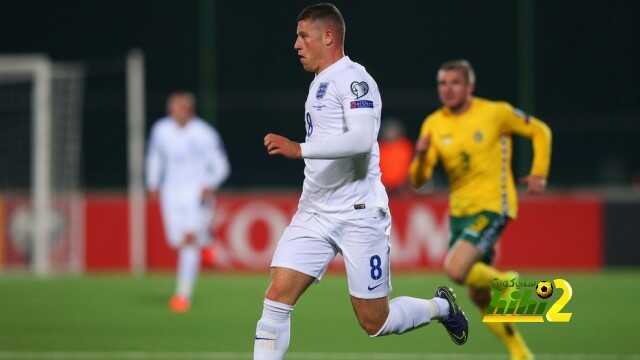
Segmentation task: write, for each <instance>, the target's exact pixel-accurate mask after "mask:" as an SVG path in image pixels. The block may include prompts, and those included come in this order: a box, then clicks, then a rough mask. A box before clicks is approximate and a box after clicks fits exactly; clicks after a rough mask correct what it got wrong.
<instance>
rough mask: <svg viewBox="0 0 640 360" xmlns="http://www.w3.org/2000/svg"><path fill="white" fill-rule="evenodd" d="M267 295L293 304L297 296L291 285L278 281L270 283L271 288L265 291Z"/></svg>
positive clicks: (281, 301) (274, 299)
mask: <svg viewBox="0 0 640 360" xmlns="http://www.w3.org/2000/svg"><path fill="white" fill-rule="evenodd" d="M265 297H266V298H267V299H269V300H272V301H277V302H280V303H283V304H293V303H294V298H295V296H294V295H293V294H292V292H291V289H289V287H287V286H286V285H285V284H280V283H278V282H272V283H271V285H269V288H268V289H267V291H266V293H265Z"/></svg>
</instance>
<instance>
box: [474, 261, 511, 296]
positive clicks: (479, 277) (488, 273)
mask: <svg viewBox="0 0 640 360" xmlns="http://www.w3.org/2000/svg"><path fill="white" fill-rule="evenodd" d="M513 274H514V273H512V272H506V273H503V272H500V271H498V270H497V269H496V268H494V267H492V266H489V265H487V264H485V263H483V262H480V261H478V262H476V263H475V264H473V266H471V269H469V273H468V274H467V278H466V279H465V281H464V283H465V285H468V286H471V287H475V288H480V289H482V288H488V287H491V282H492V281H493V280H495V279H500V280H507V279H508V278H510V277H511V276H512V275H513Z"/></svg>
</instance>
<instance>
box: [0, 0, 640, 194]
mask: <svg viewBox="0 0 640 360" xmlns="http://www.w3.org/2000/svg"><path fill="white" fill-rule="evenodd" d="M309 3H311V2H308V1H296V2H294V1H289V2H276V3H273V2H246V1H245V2H241V1H222V0H219V1H216V2H214V3H213V6H209V7H207V6H206V4H205V3H204V2H202V1H201V2H196V1H192V2H177V1H176V2H173V1H165V2H157V1H156V2H152V1H136V2H124V1H110V2H83V1H65V2H44V1H43V2H29V3H26V2H22V3H19V2H12V3H10V4H6V5H4V9H3V13H4V15H5V16H4V17H3V21H2V22H0V33H2V34H3V36H2V41H0V53H29V52H39V53H46V54H49V55H50V56H51V57H52V58H53V59H55V60H70V61H81V62H83V63H84V64H85V65H86V68H87V83H86V86H87V90H86V94H85V99H86V101H85V110H84V130H83V170H82V174H83V179H82V180H83V184H84V186H85V187H86V188H90V189H99V188H123V187H124V186H125V185H126V144H125V139H126V119H125V92H124V57H125V55H126V53H127V51H128V50H129V49H131V48H133V47H139V48H141V49H142V50H143V51H144V53H145V56H146V66H147V67H146V70H147V84H146V89H147V104H146V105H147V115H148V125H150V124H151V123H152V122H153V121H154V119H156V118H158V117H160V116H162V115H163V113H164V99H165V97H166V95H167V94H168V93H169V92H170V91H172V90H173V89H178V88H182V89H190V90H193V91H198V89H200V88H201V87H202V86H203V84H204V81H205V79H204V77H205V76H206V74H207V71H213V74H214V77H213V79H214V84H215V86H214V89H215V94H214V95H213V97H214V98H213V99H205V98H203V96H201V97H200V100H201V101H205V100H213V101H214V102H215V104H216V107H215V115H214V116H212V119H210V120H212V121H213V122H215V124H216V126H217V127H218V129H219V130H220V132H221V134H222V136H223V138H224V140H225V143H226V145H227V149H228V152H229V155H230V157H231V161H232V167H233V174H232V176H231V179H230V181H229V182H228V183H227V185H226V186H228V187H235V188H240V187H264V186H278V187H280V186H289V187H290V186H297V185H299V184H300V182H301V181H302V172H301V169H302V163H301V162H291V161H286V160H282V159H268V158H267V156H266V155H265V153H264V150H263V148H262V137H263V136H264V134H265V133H266V132H269V131H275V132H281V133H283V134H286V135H288V136H290V137H292V138H294V139H302V138H303V129H304V127H303V116H302V115H303V110H304V99H305V96H306V93H307V88H308V84H309V82H310V81H311V79H312V75H311V74H308V73H305V72H304V71H303V70H302V68H301V66H300V64H299V62H298V60H297V57H296V56H295V53H294V51H293V42H294V40H295V26H296V22H295V17H296V15H297V13H298V12H299V11H300V10H301V9H302V8H303V7H304V6H305V5H306V4H309ZM336 4H337V5H338V7H339V8H340V9H341V10H342V12H343V14H344V16H345V18H346V20H347V43H346V49H347V54H348V55H349V56H350V57H351V58H352V59H353V60H355V61H357V62H360V63H362V64H363V65H365V66H366V67H367V69H368V70H369V72H370V73H371V74H372V75H373V76H374V77H375V78H376V80H377V82H378V84H379V85H380V88H381V89H382V96H383V115H384V116H395V117H398V118H400V119H401V120H402V121H404V122H405V124H406V126H407V129H408V132H409V134H410V135H411V136H412V137H415V135H416V132H417V130H418V127H419V125H420V123H421V121H422V119H423V118H424V116H425V115H426V114H428V113H429V112H431V111H433V110H435V109H436V108H437V106H438V104H437V97H436V94H435V88H434V85H435V84H434V78H435V71H436V69H437V67H438V66H439V64H440V63H441V62H443V61H445V60H448V59H451V58H460V57H464V58H467V59H469V60H470V61H471V62H472V63H473V64H474V66H475V68H476V71H477V74H478V87H477V94H478V95H479V96H483V97H487V98H491V99H503V100H507V101H509V102H511V103H512V104H514V105H522V106H523V107H524V108H525V110H528V111H533V112H534V113H535V114H536V115H537V116H538V117H540V118H542V119H543V120H545V121H546V122H548V124H549V125H550V126H551V127H552V129H553V130H554V153H553V163H552V173H551V174H552V177H551V184H552V185H555V186H561V187H566V186H572V185H604V184H609V185H626V184H630V183H631V182H632V181H634V180H633V179H634V178H635V179H637V178H638V177H640V146H638V145H637V141H636V138H637V137H638V135H640V125H639V124H638V123H637V122H638V120H640V119H639V114H640V88H639V87H638V86H637V84H638V80H640V74H639V73H638V70H637V69H636V68H635V67H634V65H635V64H638V63H640V55H639V52H638V46H637V44H635V43H634V40H635V41H637V39H638V35H640V33H639V29H638V26H639V25H638V24H637V23H634V22H633V21H632V20H633V14H634V13H636V14H637V13H638V11H639V10H640V5H639V4H638V2H635V1H609V2H597V3H593V4H591V3H585V2H579V1H563V2H557V1H551V0H544V1H535V2H531V3H529V4H530V5H531V7H532V9H530V10H529V11H528V13H527V15H528V16H529V17H530V18H532V19H533V23H532V26H531V28H530V30H531V33H530V37H529V39H531V40H532V42H531V43H530V44H529V45H531V46H530V48H529V49H530V50H531V54H530V56H528V57H526V60H527V61H531V62H532V66H531V68H530V69H531V72H530V73H529V74H528V75H530V79H531V82H530V83H528V82H527V81H526V78H527V77H526V74H523V72H522V67H521V66H520V64H521V63H520V62H521V61H522V60H523V58H522V57H521V56H520V57H519V54H522V49H523V47H526V46H527V44H526V41H524V39H525V38H522V37H521V36H520V35H519V32H518V29H519V24H522V17H519V15H518V14H519V13H518V11H519V9H518V2H516V1H492V2H477V1H459V2H437V3H436V2H425V1H395V2H392V3H389V2H370V1H369V2H364V1H338V2H336ZM207 8H210V9H209V10H206V11H209V14H210V16H207V13H205V12H203V11H205V10H203V9H207ZM520 16H522V15H520ZM211 34H213V37H211V36H210V35H211ZM209 37H211V38H212V40H211V41H212V42H213V44H211V43H206V42H207V41H209V40H208V39H209ZM202 46H214V49H215V50H214V51H215V58H214V59H213V60H214V61H211V59H208V60H207V58H206V57H203V56H202V49H201V47H202ZM527 84H528V85H530V86H531V89H532V90H533V91H532V95H531V96H529V97H527V96H525V97H523V93H522V92H523V89H526V88H527ZM201 95H202V94H201ZM523 98H524V99H528V100H529V102H528V103H527V101H523V100H522V99H523ZM0 121H1V120H0ZM517 165H519V166H517V167H516V168H518V169H526V164H524V166H523V164H517ZM636 181H637V180H636Z"/></svg>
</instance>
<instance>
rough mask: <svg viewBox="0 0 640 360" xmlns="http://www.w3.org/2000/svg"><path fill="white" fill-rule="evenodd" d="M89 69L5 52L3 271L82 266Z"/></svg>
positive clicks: (0, 115)
mask: <svg viewBox="0 0 640 360" xmlns="http://www.w3.org/2000/svg"><path fill="white" fill-rule="evenodd" d="M83 84H84V75H83V69H82V67H81V66H79V65H73V64H64V63H56V62H52V61H50V60H49V59H48V58H47V57H46V56H41V55H36V56H31V55H20V56H0V129H1V130H0V230H1V232H0V270H32V271H34V272H36V273H38V274H46V273H49V272H68V271H74V272H75V271H81V270H82V263H83V262H82V254H83V253H84V250H83V248H82V247H83V228H82V227H83V205H82V201H83V200H82V196H81V194H80V160H81V159H80V154H81V153H80V151H81V141H82V128H81V126H82V103H83V98H82V96H83Z"/></svg>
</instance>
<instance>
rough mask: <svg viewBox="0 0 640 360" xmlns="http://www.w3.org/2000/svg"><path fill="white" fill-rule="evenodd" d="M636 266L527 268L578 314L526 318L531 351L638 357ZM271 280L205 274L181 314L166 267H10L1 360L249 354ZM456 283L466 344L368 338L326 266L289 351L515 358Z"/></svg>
mask: <svg viewBox="0 0 640 360" xmlns="http://www.w3.org/2000/svg"><path fill="white" fill-rule="evenodd" d="M639 275H640V271H638V270H627V271H605V272H602V273H593V274H586V273H563V274H557V273H547V274H524V276H523V277H524V278H525V279H538V278H543V277H544V278H550V277H553V278H557V277H563V278H565V279H567V280H568V281H569V282H570V283H571V284H572V287H573V299H572V300H571V302H570V303H569V304H568V305H567V307H566V308H565V311H569V312H573V319H572V321H571V322H570V323H544V324H521V325H519V328H520V330H521V331H522V333H523V335H524V336H525V338H526V339H527V341H528V342H529V344H530V347H531V348H532V350H534V351H535V352H536V353H539V354H543V355H542V356H539V357H538V358H542V359H545V358H558V359H563V358H574V359H582V358H584V359H592V358H593V359H595V358H602V359H631V358H634V359H640V356H638V355H633V354H638V353H640V345H639V342H638V340H636V326H637V324H638V320H639V319H640V315H639V314H638V313H637V312H636V311H635V305H637V302H638V300H640V281H638V280H640V276H639ZM267 282H268V278H267V277H266V275H226V274H205V275H204V276H202V277H201V278H200V280H199V282H198V286H197V288H196V293H195V297H194V302H193V307H192V309H191V311H190V312H189V313H187V314H183V315H176V314H173V313H171V312H170V311H169V310H168V308H167V300H168V298H169V296H170V295H171V293H172V290H173V276H172V275H169V274H156V275H148V276H146V277H143V278H133V277H130V276H128V275H115V274H114V275H94V276H83V277H53V278H50V279H37V278H34V277H29V276H10V275H4V276H1V277H0V359H9V358H15V359H23V358H24V359H26V358H34V359H35V358H43V359H44V358H52V359H53V358H55V359H63V358H73V359H80V358H99V359H110V358H114V359H115V358H132V359H145V358H149V359H169V358H185V359H186V358H198V359H200V358H202V359H207V358H210V359H223V358H224V359H227V358H228V359H249V358H251V356H250V355H249V354H250V352H251V349H252V344H253V341H252V338H253V335H254V329H255V324H256V321H257V319H258V317H259V314H260V311H261V308H262V298H263V293H264V290H265V288H266V285H267ZM440 284H450V282H449V281H448V280H447V279H446V278H445V277H443V276H442V275H441V274H437V273H421V274H398V275H394V277H393V286H394V289H393V293H392V296H398V295H410V296H418V297H431V296H432V294H433V290H434V289H435V287H436V286H438V285H440ZM453 288H454V289H455V290H456V291H457V293H458V298H459V299H460V301H461V304H462V306H463V308H464V309H465V311H466V312H467V314H469V315H470V317H471V329H470V338H469V342H468V343H467V345H465V346H462V347H459V346H455V345H453V343H452V342H451V341H450V340H449V338H448V336H447V335H446V332H445V331H444V329H443V328H442V326H441V325H440V324H437V323H432V324H430V325H429V326H426V327H424V328H421V329H418V330H416V331H413V332H410V333H407V334H404V335H401V336H397V335H394V336H387V337H383V338H377V339H370V338H369V337H367V336H366V335H365V333H364V332H363V331H362V330H360V329H359V327H358V325H357V321H356V319H355V317H354V315H353V312H352V309H351V305H350V302H349V298H348V294H347V286H346V279H345V278H344V277H343V276H341V275H330V276H327V277H326V278H325V279H324V280H323V281H322V282H321V283H320V284H319V285H314V286H312V287H311V288H310V289H309V291H307V293H306V294H305V295H304V296H303V298H302V299H301V300H300V302H299V303H298V305H297V306H296V308H295V310H294V313H293V318H292V330H291V331H292V338H291V346H290V349H289V351H290V352H291V353H292V355H291V356H290V357H289V358H291V359H296V358H299V359H338V358H340V357H342V358H345V359H359V358H363V359H365V358H367V359H369V358H372V359H376V358H377V359H392V358H397V359H421V358H422V359H435V358H443V359H445V358H451V359H464V358H470V359H476V358H486V359H493V358H497V359H506V358H507V357H506V353H505V352H504V349H503V347H502V345H501V344H500V343H498V341H497V340H496V339H495V338H494V337H493V335H492V334H490V333H489V332H488V330H486V329H485V328H484V326H483V325H482V323H481V322H480V314H479V312H478V311H477V310H476V309H475V308H473V307H472V306H471V304H470V301H469V300H468V298H467V296H466V291H465V289H463V288H462V287H456V286H454V287H453ZM305 354H306V355H305ZM358 354H362V356H359V355H358ZM376 354H377V355H376ZM385 354H387V355H386V357H385ZM394 354H395V355H394ZM403 354H404V355H403ZM434 354H435V355H434ZM552 354H556V355H552ZM616 354H617V355H616ZM449 355H450V356H449ZM376 356H377V357H376Z"/></svg>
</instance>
